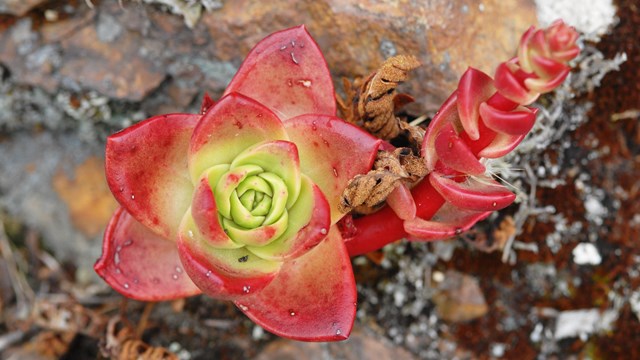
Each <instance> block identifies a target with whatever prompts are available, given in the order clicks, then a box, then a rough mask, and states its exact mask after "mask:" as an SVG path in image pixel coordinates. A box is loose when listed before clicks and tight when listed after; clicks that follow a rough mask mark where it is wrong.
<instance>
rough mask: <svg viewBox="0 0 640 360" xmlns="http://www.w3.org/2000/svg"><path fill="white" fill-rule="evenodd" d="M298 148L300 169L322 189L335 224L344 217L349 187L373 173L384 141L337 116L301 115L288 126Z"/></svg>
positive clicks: (290, 135)
mask: <svg viewBox="0 0 640 360" xmlns="http://www.w3.org/2000/svg"><path fill="white" fill-rule="evenodd" d="M285 128H286V130H287V133H288V134H289V137H290V138H291V141H293V142H294V143H295V144H296V146H297V147H298V152H299V154H300V169H301V171H302V173H303V174H305V175H307V176H309V177H310V178H311V180H312V181H313V182H314V183H315V184H316V185H318V186H319V187H320V189H321V190H322V192H323V193H324V195H325V196H326V198H327V201H328V202H329V206H330V207H331V223H332V224H335V223H336V222H337V221H338V220H340V218H341V217H342V216H343V215H344V214H342V213H341V212H340V211H339V210H338V203H339V202H340V198H341V196H342V192H343V191H344V189H345V188H346V187H347V183H348V182H349V180H351V179H352V178H353V177H355V176H356V175H358V174H364V173H366V172H367V171H369V170H370V169H371V166H372V164H373V161H374V160H375V157H376V154H377V150H378V146H379V145H380V143H381V140H379V139H376V138H374V137H373V136H371V135H370V134H369V133H366V132H364V131H362V130H360V129H359V128H357V127H355V126H353V125H351V124H348V123H346V122H344V121H343V120H341V119H339V118H337V117H334V116H324V115H315V114H313V115H301V116H298V117H296V118H294V119H291V120H290V121H287V122H286V123H285Z"/></svg>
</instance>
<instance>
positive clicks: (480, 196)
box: [429, 172, 516, 211]
mask: <svg viewBox="0 0 640 360" xmlns="http://www.w3.org/2000/svg"><path fill="white" fill-rule="evenodd" d="M429 182H431V185H433V187H434V188H435V189H436V190H437V191H438V192H439V193H440V195H442V197H443V198H444V199H445V200H446V201H447V202H450V203H451V204H452V205H454V206H455V207H458V208H460V209H467V210H473V211H494V210H500V209H502V208H504V207H506V206H508V205H509V204H511V203H512V202H513V200H515V198H516V196H515V195H514V194H513V193H512V192H511V191H509V190H507V188H505V187H504V186H502V185H500V184H499V183H497V182H495V181H494V180H492V179H490V178H482V181H479V180H476V178H473V177H467V179H466V180H465V181H464V182H456V181H454V180H452V179H448V178H445V177H443V176H441V175H440V174H437V173H435V172H433V173H431V174H429Z"/></svg>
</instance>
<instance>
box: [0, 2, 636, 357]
mask: <svg viewBox="0 0 640 360" xmlns="http://www.w3.org/2000/svg"><path fill="white" fill-rule="evenodd" d="M28 2H29V1H27V2H25V3H28ZM33 2H34V4H35V3H37V2H38V1H33ZM40 2H44V1H40ZM54 3H56V4H58V5H60V4H62V3H65V2H62V1H57V2H54ZM67 3H69V4H71V5H69V6H71V7H77V6H83V5H84V4H82V2H80V1H70V2H67ZM95 3H96V4H98V3H99V2H95ZM210 3H214V2H210ZM215 3H217V2H215ZM616 5H617V6H618V12H617V16H618V18H619V22H618V23H617V25H616V26H615V27H614V28H613V29H612V30H611V31H610V32H609V33H608V34H607V35H605V36H604V37H603V38H602V39H601V40H600V42H598V43H597V44H595V43H589V42H586V43H585V44H584V46H585V49H586V50H585V51H584V52H583V57H582V58H581V61H580V62H579V65H578V67H579V68H578V69H576V71H575V72H574V74H573V75H572V76H571V78H570V80H569V81H568V82H567V84H566V86H564V87H563V88H562V89H560V90H559V91H558V92H557V93H555V94H550V95H548V96H546V97H544V98H543V99H541V100H540V104H541V106H542V107H543V111H541V112H542V113H543V118H544V119H543V120H541V121H542V122H543V124H545V126H546V127H541V128H539V129H538V130H537V133H536V134H534V136H536V137H535V138H534V141H531V142H529V143H528V144H529V146H530V147H528V148H526V151H524V150H522V151H520V152H517V153H515V154H514V155H513V157H512V158H510V161H511V162H512V164H515V165H511V168H508V169H503V172H502V176H503V177H504V178H505V179H507V180H509V182H510V183H512V184H513V185H514V186H515V187H516V189H517V192H518V195H519V201H518V203H516V204H515V205H513V206H511V207H509V208H507V209H505V210H504V211H501V212H499V213H496V214H494V215H493V216H491V217H490V218H489V219H488V220H486V221H483V222H482V223H480V224H478V225H477V226H476V227H475V228H474V229H472V230H471V231H470V232H468V233H466V234H463V235H461V236H460V237H458V238H456V239H452V240H447V241H442V242H434V243H408V242H400V243H396V244H393V245H390V246H387V247H386V248H385V249H383V250H381V251H377V252H374V253H370V254H367V255H366V256H360V257H357V258H354V259H353V265H354V271H355V274H356V281H357V284H358V313H357V319H356V325H355V327H354V332H353V334H352V337H351V339H349V340H348V341H346V342H343V343H337V344H322V343H320V344H304V343H297V342H293V341H288V340H282V339H279V338H277V337H276V336H273V335H271V334H269V333H268V332H266V331H264V330H263V329H262V328H260V327H259V326H257V325H255V324H253V323H252V322H251V321H249V320H248V319H247V318H246V317H245V316H244V315H243V314H242V313H241V312H240V311H239V310H238V309H236V308H235V307H234V306H233V305H232V304H231V303H230V302H224V301H217V300H214V299H211V298H208V297H206V296H196V297H192V298H188V299H185V300H180V301H174V302H165V303H157V304H145V303H141V302H136V301H128V300H126V299H124V298H123V297H122V296H121V295H119V294H117V293H115V292H113V291H111V290H110V289H109V288H108V287H106V286H105V285H104V284H103V283H102V282H101V281H100V280H99V279H98V278H97V277H96V276H95V274H93V273H91V271H89V270H87V268H88V269H90V265H91V264H92V263H93V261H95V259H96V258H97V256H99V253H100V247H99V246H100V237H101V232H102V227H101V226H102V225H100V224H104V222H105V221H106V219H108V217H109V215H110V213H111V211H112V210H113V208H114V206H115V204H114V203H113V200H111V199H110V197H109V193H108V190H107V189H106V188H105V187H104V185H103V184H102V174H101V171H102V170H101V169H102V167H101V166H102V149H103V142H104V139H105V137H106V136H107V135H108V134H109V133H110V132H112V131H115V130H117V129H119V128H121V127H123V126H126V125H128V124H129V123H131V122H133V121H137V120H141V119H142V118H144V116H145V115H146V114H148V113H149V112H151V111H153V112H152V113H157V112H158V111H156V110H155V109H158V108H162V107H163V106H165V107H168V105H167V104H170V106H183V107H185V108H189V107H193V106H197V102H198V101H196V100H193V99H196V98H197V97H198V96H199V95H200V94H199V93H198V91H194V90H192V89H191V87H190V86H189V85H191V84H186V83H181V82H180V81H174V80H173V78H172V77H178V76H179V74H184V73H185V72H187V71H189V70H188V69H189V67H188V66H186V65H185V66H184V67H182V68H179V67H178V66H177V65H176V67H175V68H174V69H173V70H172V71H174V73H172V74H171V76H169V77H168V78H165V77H159V76H158V73H157V71H156V70H157V69H155V68H154V67H153V66H154V65H153V64H145V65H144V66H147V65H148V66H149V67H148V69H147V71H146V72H145V73H144V76H145V79H146V81H147V83H148V84H150V83H154V84H155V86H158V87H159V89H160V90H153V89H150V88H149V89H147V88H144V87H143V88H140V89H137V90H136V91H138V90H139V93H136V91H134V90H132V89H128V88H127V89H124V90H122V91H126V92H127V94H129V95H131V94H133V95H131V96H133V97H136V96H138V99H135V100H124V99H117V98H116V95H113V94H116V93H117V90H118V89H119V88H118V87H117V86H115V87H106V88H104V89H103V90H104V91H103V92H101V91H94V90H90V91H87V90H85V89H78V90H77V91H74V84H70V83H69V82H68V81H66V82H65V81H62V80H60V81H59V82H56V83H50V82H47V81H48V80H47V81H45V80H43V79H46V78H39V79H35V78H31V79H30V78H29V76H28V75H29V72H28V71H29V68H28V66H26V67H25V68H24V71H25V73H20V74H18V73H17V72H16V71H15V70H14V71H13V72H12V71H10V69H11V68H13V69H19V68H20V69H22V68H21V67H19V66H18V67H15V66H14V65H13V63H11V60H10V58H9V56H8V55H7V54H9V51H15V53H16V54H19V53H20V51H27V50H24V49H22V50H21V48H20V47H16V48H15V49H9V48H8V47H5V48H2V50H1V51H2V53H3V55H0V112H1V113H2V114H0V151H1V152H0V254H1V255H2V257H1V258H0V290H1V292H0V358H3V359H5V358H6V359H12V360H15V359H102V358H109V357H112V358H118V356H119V355H120V356H123V357H122V358H126V357H125V356H124V355H126V354H129V355H132V356H133V355H135V356H137V355H138V354H140V353H144V354H145V356H146V357H145V358H146V359H163V358H172V357H173V358H179V359H212V358H215V359H239V358H258V359H289V358H290V359H298V358H309V359H369V358H396V359H418V358H420V359H441V358H447V359H453V358H458V359H500V358H504V359H537V358H552V359H553V358H560V359H565V358H585V359H635V358H640V346H639V344H640V201H639V199H640V195H639V194H640V71H638V70H637V69H638V68H640V42H639V41H638V30H637V29H638V28H640V6H639V5H638V4H637V1H636V0H618V1H616ZM65 6H66V5H65ZM149 6H150V5H149ZM212 6H213V5H212ZM220 6H223V5H222V3H221V4H220ZM56 8H57V9H63V10H60V11H58V12H57V13H56V14H51V13H49V14H47V13H46V11H44V10H42V8H37V7H36V8H35V10H31V11H30V12H27V13H25V14H19V15H15V14H14V15H2V16H0V45H3V46H8V45H6V44H9V43H8V42H7V41H8V40H6V39H7V36H6V35H7V33H8V32H9V31H11V34H12V35H11V36H13V37H14V38H15V37H16V36H22V38H21V41H20V42H18V43H20V44H23V46H24V47H25V49H26V47H27V46H28V44H32V45H33V46H35V47H36V48H37V49H38V51H39V52H38V51H36V52H33V51H32V50H29V51H31V52H30V54H34V53H39V54H40V55H41V58H33V57H31V58H30V59H31V60H32V61H34V64H35V65H33V66H36V65H37V67H38V69H39V70H38V71H43V70H42V69H43V68H42V67H43V66H44V67H45V70H46V66H52V68H54V69H62V68H63V67H60V66H61V65H60V62H64V61H65V59H66V58H64V56H66V55H60V54H66V53H65V52H64V51H67V50H68V49H67V48H63V49H60V48H58V47H57V46H58V45H50V44H46V41H44V40H43V38H42V37H40V38H39V37H38V36H40V35H38V36H36V35H33V34H34V33H32V32H29V31H26V30H25V31H22V30H20V29H21V28H20V24H22V23H24V22H25V21H26V19H29V24H32V23H34V22H35V23H37V22H38V21H44V20H42V19H44V18H46V17H47V16H54V15H55V16H59V17H61V18H64V17H65V16H71V15H65V12H64V11H65V10H64V9H66V8H65V7H64V6H62V5H60V6H58V7H56ZM69 9H70V8H69ZM153 9H155V10H157V11H158V13H161V12H162V13H166V12H167V11H166V10H167V9H165V8H158V7H156V8H153ZM155 10H149V11H151V12H152V13H153V11H155ZM69 11H71V10H69ZM212 11H215V10H212ZM153 14H155V13H153ZM153 16H155V15H153ZM167 16H170V17H172V18H176V19H177V20H175V19H174V20H171V21H177V23H176V25H172V24H173V23H171V24H168V25H167V28H170V27H171V26H175V27H178V25H177V24H180V26H182V24H181V22H182V20H181V19H180V18H179V17H176V16H175V15H168V14H167ZM78 21H79V22H78V23H75V25H74V26H80V25H79V24H81V23H82V21H90V20H87V19H84V20H78ZM91 21H93V20H91ZM97 21H100V22H102V23H104V24H107V25H108V24H109V22H110V21H112V20H111V19H109V18H106V17H102V18H99V20H97ZM136 26H138V25H134V26H133V27H136ZM140 26H141V25H140ZM16 29H17V30H16ZM140 29H142V28H140ZM56 31H58V33H56V34H58V35H59V36H63V37H64V36H65V35H64V34H65V30H64V29H58V30H56ZM123 31H124V30H123ZM136 31H137V30H136ZM169 31H172V30H171V29H169ZM195 31H196V33H197V30H195ZM140 34H144V32H140ZM43 41H44V42H43ZM62 44H63V45H62V46H63V47H74V46H76V47H77V48H81V47H82V46H86V45H87V44H77V43H73V42H70V43H65V42H64V41H63V42H62ZM622 53H624V54H625V55H624V57H621V56H622V55H620V54H622ZM3 56H4V57H3ZM616 56H618V57H616ZM43 59H44V60H43ZM612 59H618V60H619V61H614V60H612ZM67 60H68V59H67ZM76 60H77V59H76ZM76 60H74V61H76ZM622 60H625V61H624V62H622ZM620 62H621V64H620V66H619V70H618V71H610V72H608V73H607V74H606V75H605V76H604V77H603V78H602V79H601V81H600V78H599V75H598V74H599V73H600V70H598V69H607V68H608V67H614V68H615V65H616V64H618V63H620ZM48 63H50V64H49V65H47V64H48ZM207 64H208V66H211V67H212V68H213V69H214V70H216V71H217V73H218V74H223V75H221V77H220V78H218V79H209V80H211V82H212V83H214V85H213V86H214V87H215V86H218V85H215V84H217V83H216V81H217V82H218V83H220V84H223V83H224V82H225V79H226V78H225V76H226V77H229V76H230V75H229V74H233V72H234V70H235V69H234V66H235V65H234V63H233V62H232V61H230V62H219V63H207ZM10 65H11V66H10ZM183 65H184V64H183ZM12 66H14V67H12ZM56 71H57V70H56ZM34 72H35V70H34ZM225 74H226V75H225ZM191 76H194V77H197V75H193V74H191ZM18 77H20V78H21V79H27V80H26V81H24V82H20V83H18V82H17V81H16V79H17V78H18ZM187 78H188V77H187ZM60 79H62V78H60ZM56 81H57V80H56ZM29 82H31V83H29ZM596 85H597V86H596ZM49 87H51V88H53V89H59V90H58V91H57V92H56V91H54V92H53V93H52V92H51V91H50V90H47V89H49ZM114 89H115V90H114ZM109 91H113V93H111V94H112V95H105V94H106V93H109ZM53 94H55V95H53ZM136 94H138V95H136ZM185 96H186V97H188V98H189V99H191V100H193V101H191V100H189V101H184V100H181V101H176V99H182V98H183V97H185ZM171 99H173V100H171ZM167 110H170V109H167ZM160 112H161V111H160ZM87 119H90V120H89V121H87ZM549 133H551V134H552V135H549ZM553 134H557V136H554V135H553ZM525 143H527V142H526V141H525ZM536 143H537V144H536ZM496 166H499V164H497V165H496ZM509 170H510V171H509ZM45 188H46V189H45ZM47 189H48V190H47ZM54 203H55V204H61V205H60V206H62V207H57V205H56V206H54V205H52V204H54ZM60 209H63V210H60ZM47 229H55V231H56V234H55V235H56V236H57V237H59V238H60V239H66V241H64V243H62V242H61V241H47V240H46V239H47V236H48V235H50V234H48V233H46V231H48V230H47ZM60 254H63V255H60ZM135 356H134V357H133V358H135Z"/></svg>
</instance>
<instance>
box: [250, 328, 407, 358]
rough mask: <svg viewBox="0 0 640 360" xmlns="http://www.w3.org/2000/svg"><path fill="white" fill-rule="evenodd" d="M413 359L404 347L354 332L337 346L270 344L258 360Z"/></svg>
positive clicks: (295, 343)
mask: <svg viewBox="0 0 640 360" xmlns="http://www.w3.org/2000/svg"><path fill="white" fill-rule="evenodd" d="M276 359H277V360H295V359H308V360H323V359H344V360H366V359H394V360H413V359H415V357H414V356H413V355H411V353H409V352H408V351H407V350H405V349H404V348H401V347H398V346H395V345H393V344H391V343H390V342H389V341H388V340H387V339H384V338H382V337H378V336H375V335H369V334H366V333H364V332H362V331H357V330H356V331H354V332H353V333H351V336H350V337H349V339H347V340H345V341H343V342H336V343H305V342H298V341H291V340H286V339H280V340H276V341H274V342H272V343H270V344H269V345H267V346H266V347H265V348H264V350H262V352H261V353H260V354H258V356H257V357H256V360H276Z"/></svg>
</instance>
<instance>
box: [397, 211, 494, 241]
mask: <svg viewBox="0 0 640 360" xmlns="http://www.w3.org/2000/svg"><path fill="white" fill-rule="evenodd" d="M492 212H493V211H472V210H464V209H460V208H458V207H456V206H454V205H452V204H449V203H446V204H444V205H443V206H442V207H441V208H440V209H439V210H438V212H436V213H435V215H433V217H432V218H431V220H424V219H421V218H415V219H411V220H408V221H405V222H404V229H405V231H406V232H407V233H408V234H409V235H410V237H409V240H410V241H433V240H442V239H447V238H450V237H452V236H455V235H460V234H462V233H463V232H465V231H467V230H469V229H470V228H471V227H472V226H473V225H475V224H476V223H477V222H478V221H480V220H483V219H485V218H486V217H487V216H489V215H490V214H491V213H492Z"/></svg>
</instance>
